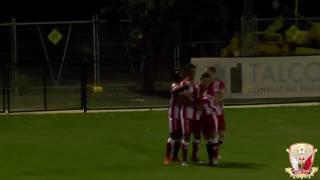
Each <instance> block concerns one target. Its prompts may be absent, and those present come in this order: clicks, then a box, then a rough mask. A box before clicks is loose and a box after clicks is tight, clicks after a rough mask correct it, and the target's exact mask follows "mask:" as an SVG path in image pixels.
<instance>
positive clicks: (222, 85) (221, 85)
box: [219, 81, 224, 92]
mask: <svg viewBox="0 0 320 180" xmlns="http://www.w3.org/2000/svg"><path fill="white" fill-rule="evenodd" d="M219 89H220V91H221V92H223V91H224V82H223V81H220V85H219Z"/></svg>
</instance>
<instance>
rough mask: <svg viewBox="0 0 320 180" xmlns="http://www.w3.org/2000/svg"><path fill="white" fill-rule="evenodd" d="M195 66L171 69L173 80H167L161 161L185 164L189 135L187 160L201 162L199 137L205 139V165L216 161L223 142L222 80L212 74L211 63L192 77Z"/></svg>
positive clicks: (186, 162)
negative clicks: (166, 134) (166, 126)
mask: <svg viewBox="0 0 320 180" xmlns="http://www.w3.org/2000/svg"><path fill="white" fill-rule="evenodd" d="M195 73H196V66H195V65H193V64H187V65H186V66H185V67H184V69H183V70H182V71H180V72H178V71H177V72H175V74H174V77H175V82H174V83H172V84H171V87H170V92H171V99H170V105H169V111H168V119H169V130H170V135H169V138H168V141H167V144H166V157H165V160H164V164H165V165H168V164H170V162H172V161H176V162H180V158H179V151H180V147H182V148H181V149H182V161H181V165H182V166H187V165H188V156H189V153H188V152H189V143H190V139H191V136H193V142H192V155H191V160H192V161H193V162H195V163H202V161H200V159H199V158H198V150H199V144H200V139H201V137H202V136H203V137H204V139H205V140H206V141H207V145H206V149H207V152H208V165H212V166H215V165H218V159H219V158H220V156H219V147H220V145H221V144H222V143H223V139H224V132H225V128H226V127H225V120H224V110H223V97H224V83H223V81H221V80H219V79H217V78H216V77H215V73H216V69H215V67H213V66H211V67H208V68H206V69H205V70H204V72H203V74H202V75H201V82H200V84H198V83H197V82H196V81H195V80H194V78H195Z"/></svg>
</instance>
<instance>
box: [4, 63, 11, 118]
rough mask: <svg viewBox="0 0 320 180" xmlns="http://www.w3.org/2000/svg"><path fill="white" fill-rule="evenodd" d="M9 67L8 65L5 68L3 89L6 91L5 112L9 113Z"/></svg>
mask: <svg viewBox="0 0 320 180" xmlns="http://www.w3.org/2000/svg"><path fill="white" fill-rule="evenodd" d="M11 69H12V68H11V66H10V65H8V66H7V67H6V68H5V74H6V78H5V83H6V85H5V86H4V87H5V91H6V95H7V112H8V113H10V74H11V73H12V72H11Z"/></svg>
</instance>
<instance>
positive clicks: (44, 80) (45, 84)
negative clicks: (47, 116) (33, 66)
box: [42, 61, 48, 111]
mask: <svg viewBox="0 0 320 180" xmlns="http://www.w3.org/2000/svg"><path fill="white" fill-rule="evenodd" d="M42 68H43V78H42V85H43V87H42V90H43V92H42V93H43V108H44V110H45V111H47V110H48V101H47V99H48V98H47V97H48V89H47V88H48V78H47V75H48V68H47V66H46V64H45V63H44V62H43V61H42Z"/></svg>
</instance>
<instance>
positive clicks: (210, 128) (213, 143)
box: [200, 73, 219, 165]
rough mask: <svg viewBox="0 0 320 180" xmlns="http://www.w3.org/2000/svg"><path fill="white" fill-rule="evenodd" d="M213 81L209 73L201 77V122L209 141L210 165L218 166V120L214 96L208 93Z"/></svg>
mask: <svg viewBox="0 0 320 180" xmlns="http://www.w3.org/2000/svg"><path fill="white" fill-rule="evenodd" d="M211 83H212V79H211V76H210V74H209V73H204V74H202V76H201V84H200V87H201V104H202V107H203V111H202V115H201V120H202V122H203V132H204V135H205V139H206V140H207V142H208V143H207V152H208V165H217V164H218V158H217V156H218V154H217V153H218V151H217V149H218V145H219V144H218V137H219V136H218V118H217V114H216V109H215V106H214V96H212V95H211V94H209V93H208V89H209V86H210V84H211Z"/></svg>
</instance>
